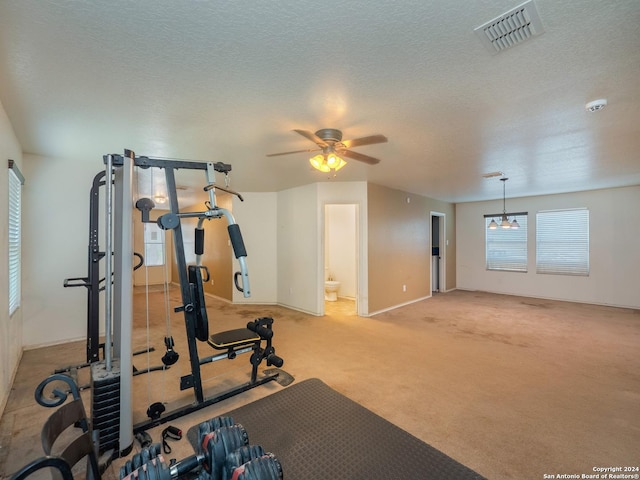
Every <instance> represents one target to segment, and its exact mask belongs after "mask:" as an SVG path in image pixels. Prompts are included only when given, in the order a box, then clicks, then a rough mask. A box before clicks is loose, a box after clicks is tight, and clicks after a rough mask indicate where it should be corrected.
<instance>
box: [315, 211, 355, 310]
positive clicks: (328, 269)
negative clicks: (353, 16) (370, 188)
mask: <svg viewBox="0 0 640 480" xmlns="http://www.w3.org/2000/svg"><path fill="white" fill-rule="evenodd" d="M327 281H330V282H336V283H335V284H327V283H326V282H327ZM327 285H329V288H327ZM332 286H333V288H331V287H332ZM322 288H323V294H324V298H325V301H324V313H325V315H347V316H349V315H357V310H358V307H357V304H358V302H357V292H358V207H357V205H356V204H327V205H325V207H324V282H323V285H322ZM336 288H337V291H336V292H331V291H328V290H332V289H333V290H335V289H336ZM333 299H335V300H333Z"/></svg>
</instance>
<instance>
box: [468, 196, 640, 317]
mask: <svg viewBox="0 0 640 480" xmlns="http://www.w3.org/2000/svg"><path fill="white" fill-rule="evenodd" d="M638 205H640V186H635V187H623V188H610V189H602V190H592V191H587V192H576V193H565V194H559V195H543V196H535V197H522V198H508V199H507V209H508V211H512V212H529V215H528V222H527V223H528V228H527V235H528V239H527V249H528V255H527V257H528V268H527V272H526V273H522V272H499V271H489V270H487V269H486V263H485V232H486V228H485V226H484V225H485V223H484V217H483V216H484V214H487V213H493V212H499V211H500V210H501V209H502V205H501V202H500V201H499V200H495V201H490V202H474V203H461V204H458V205H457V207H456V211H457V215H456V219H457V223H458V231H457V233H458V260H457V266H458V288H460V289H464V290H481V291H487V292H493V293H504V294H508V295H523V296H529V297H539V298H552V299H556V300H568V301H573V302H585V303H595V304H602V305H614V306H618V307H630V308H640V296H639V295H638V285H640V248H639V247H638V245H639V243H638V238H640V210H639V209H638V208H637V206H638ZM570 208H588V209H589V259H590V271H589V276H586V277H581V276H571V275H543V274H537V273H536V213H537V212H538V211H540V210H555V209H570Z"/></svg>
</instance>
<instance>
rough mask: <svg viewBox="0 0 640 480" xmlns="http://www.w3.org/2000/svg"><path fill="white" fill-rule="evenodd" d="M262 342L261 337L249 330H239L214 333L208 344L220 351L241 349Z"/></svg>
mask: <svg viewBox="0 0 640 480" xmlns="http://www.w3.org/2000/svg"><path fill="white" fill-rule="evenodd" d="M259 342H260V335H258V334H257V333H256V332H252V331H251V330H249V329H248V328H237V329H235V330H227V331H226V332H219V333H214V334H213V335H211V336H209V340H207V343H208V344H209V345H211V346H212V347H213V348H215V349H218V350H226V349H228V348H236V347H241V346H243V345H251V344H254V343H259Z"/></svg>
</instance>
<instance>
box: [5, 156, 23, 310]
mask: <svg viewBox="0 0 640 480" xmlns="http://www.w3.org/2000/svg"><path fill="white" fill-rule="evenodd" d="M8 177H9V258H8V263H9V316H11V315H13V312H15V311H16V310H17V309H18V307H19V306H20V293H21V291H20V270H21V267H20V263H21V258H20V250H21V221H22V219H21V211H22V208H21V203H22V183H23V182H24V178H23V177H22V174H20V171H19V170H17V168H16V166H15V165H14V164H13V162H12V161H11V160H10V161H9V175H8Z"/></svg>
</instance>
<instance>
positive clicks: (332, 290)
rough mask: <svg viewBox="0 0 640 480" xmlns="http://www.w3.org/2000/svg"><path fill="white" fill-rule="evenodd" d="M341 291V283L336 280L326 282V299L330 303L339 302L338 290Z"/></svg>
mask: <svg viewBox="0 0 640 480" xmlns="http://www.w3.org/2000/svg"><path fill="white" fill-rule="evenodd" d="M339 289H340V282H336V281H335V280H327V281H326V282H324V299H325V300H326V301H328V302H335V301H337V300H338V290H339Z"/></svg>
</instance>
